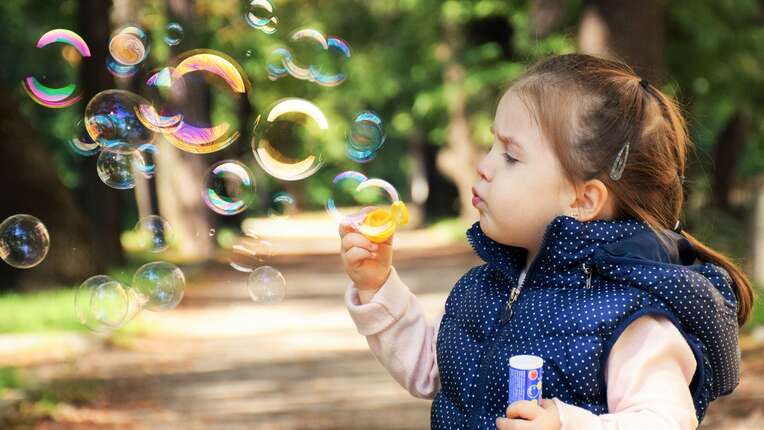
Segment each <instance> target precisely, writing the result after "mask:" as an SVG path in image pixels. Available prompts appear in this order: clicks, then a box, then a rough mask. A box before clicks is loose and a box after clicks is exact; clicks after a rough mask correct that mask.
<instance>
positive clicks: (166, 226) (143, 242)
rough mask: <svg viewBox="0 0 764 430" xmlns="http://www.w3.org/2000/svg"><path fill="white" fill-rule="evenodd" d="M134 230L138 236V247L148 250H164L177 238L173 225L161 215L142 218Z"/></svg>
mask: <svg viewBox="0 0 764 430" xmlns="http://www.w3.org/2000/svg"><path fill="white" fill-rule="evenodd" d="M133 230H134V231H135V233H136V235H137V238H138V240H137V242H138V247H139V248H140V249H142V250H146V251H151V252H162V251H164V250H166V249H167V248H168V247H169V246H170V244H171V243H172V242H173V241H174V240H175V231H174V230H173V228H172V226H171V225H170V223H169V222H167V220H166V219H164V218H162V217H161V216H159V215H149V216H146V217H143V218H141V219H140V220H139V221H138V222H137V223H136V224H135V228H134V229H133Z"/></svg>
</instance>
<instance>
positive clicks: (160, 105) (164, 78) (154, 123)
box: [135, 67, 187, 134]
mask: <svg viewBox="0 0 764 430" xmlns="http://www.w3.org/2000/svg"><path fill="white" fill-rule="evenodd" d="M174 71H175V68H173V67H163V68H161V69H159V70H155V71H153V72H151V73H150V74H149V78H148V79H147V80H146V86H145V88H144V94H145V95H146V97H147V102H148V103H146V104H141V105H138V107H137V109H136V111H135V113H136V115H137V117H138V120H139V121H140V122H141V123H142V124H143V125H144V126H145V127H146V128H148V129H149V130H151V131H154V132H157V133H165V134H167V133H173V132H175V131H177V130H178V129H179V128H180V127H181V125H183V115H182V114H181V113H180V112H179V110H180V107H179V106H176V103H174V100H176V99H183V98H184V97H185V96H186V95H187V92H186V88H185V82H184V80H183V79H175V80H174V79H173V73H174Z"/></svg>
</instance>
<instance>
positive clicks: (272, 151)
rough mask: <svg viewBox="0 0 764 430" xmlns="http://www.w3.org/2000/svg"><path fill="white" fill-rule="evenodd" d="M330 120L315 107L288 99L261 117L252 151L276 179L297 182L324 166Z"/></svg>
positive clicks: (297, 99)
mask: <svg viewBox="0 0 764 430" xmlns="http://www.w3.org/2000/svg"><path fill="white" fill-rule="evenodd" d="M328 129H329V121H328V120H327V118H326V116H325V115H324V113H323V112H322V111H321V109H319V108H318V106H316V105H315V104H313V103H311V102H309V101H307V100H304V99H300V98H286V99H282V100H280V101H278V102H277V103H275V104H274V105H273V106H272V107H271V108H270V110H269V111H268V112H267V113H266V114H265V115H261V116H258V117H257V120H256V122H255V130H254V136H253V138H252V151H253V153H254V155H255V160H257V162H258V164H260V167H262V168H263V170H265V172H266V173H268V174H269V175H271V176H273V177H274V178H277V179H281V180H285V181H297V180H300V179H304V178H307V177H308V176H310V175H312V174H314V173H315V172H316V171H318V169H320V168H321V166H322V165H323V163H324V148H325V145H326V142H325V139H326V138H327V136H326V131H327V130H328Z"/></svg>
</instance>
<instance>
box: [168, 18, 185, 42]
mask: <svg viewBox="0 0 764 430" xmlns="http://www.w3.org/2000/svg"><path fill="white" fill-rule="evenodd" d="M182 40H183V27H182V26H181V25H180V24H178V23H177V22H171V23H169V24H167V27H166V28H165V36H164V43H166V44H168V45H170V46H175V45H178V44H179V43H180V42H181V41H182Z"/></svg>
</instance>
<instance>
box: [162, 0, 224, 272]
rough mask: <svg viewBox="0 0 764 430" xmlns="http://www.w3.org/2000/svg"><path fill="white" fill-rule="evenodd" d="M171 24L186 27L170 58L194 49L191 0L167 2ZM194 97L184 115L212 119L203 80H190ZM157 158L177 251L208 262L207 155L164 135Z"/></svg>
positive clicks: (164, 213) (187, 102) (164, 207)
mask: <svg viewBox="0 0 764 430" xmlns="http://www.w3.org/2000/svg"><path fill="white" fill-rule="evenodd" d="M165 6H166V11H167V17H168V21H175V22H178V23H179V24H180V25H181V26H183V28H184V35H183V42H182V43H181V44H180V45H179V46H174V47H172V48H171V55H177V54H178V53H179V52H180V51H179V50H178V49H181V48H183V49H186V47H188V46H195V45H196V44H195V42H196V38H197V37H198V35H196V34H195V32H194V28H195V26H194V25H193V8H192V4H191V2H189V1H188V0H167V1H166V2H165ZM188 83H189V91H188V93H189V94H190V95H191V96H190V97H189V98H188V99H187V100H184V102H183V103H182V106H183V107H184V112H185V113H187V114H190V115H191V117H193V118H204V117H209V110H210V109H209V108H210V107H209V98H208V97H207V94H208V92H207V89H206V87H204V83H203V82H202V81H201V80H198V79H197V80H192V81H189V82H188ZM157 145H160V148H159V149H160V150H159V153H158V155H157V157H156V166H157V168H156V178H155V182H156V189H157V200H158V202H159V213H160V215H162V216H163V217H164V218H165V219H167V221H168V222H169V223H170V225H172V227H173V229H174V230H175V234H176V236H177V238H178V251H179V252H180V254H181V255H182V256H183V257H184V258H189V259H197V260H201V259H206V258H208V257H210V256H211V255H212V252H213V251H214V248H213V246H212V242H211V240H210V237H209V235H208V234H207V232H208V231H209V229H210V218H209V217H210V210H209V209H208V208H207V206H205V204H204V202H203V200H202V188H201V187H202V184H203V179H204V175H205V173H206V171H207V162H206V160H205V158H206V157H205V156H203V155H198V154H190V153H187V152H184V151H182V150H180V149H178V148H176V147H174V146H173V145H171V144H170V143H168V142H167V141H166V140H164V139H162V138H161V136H158V138H157Z"/></svg>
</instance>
